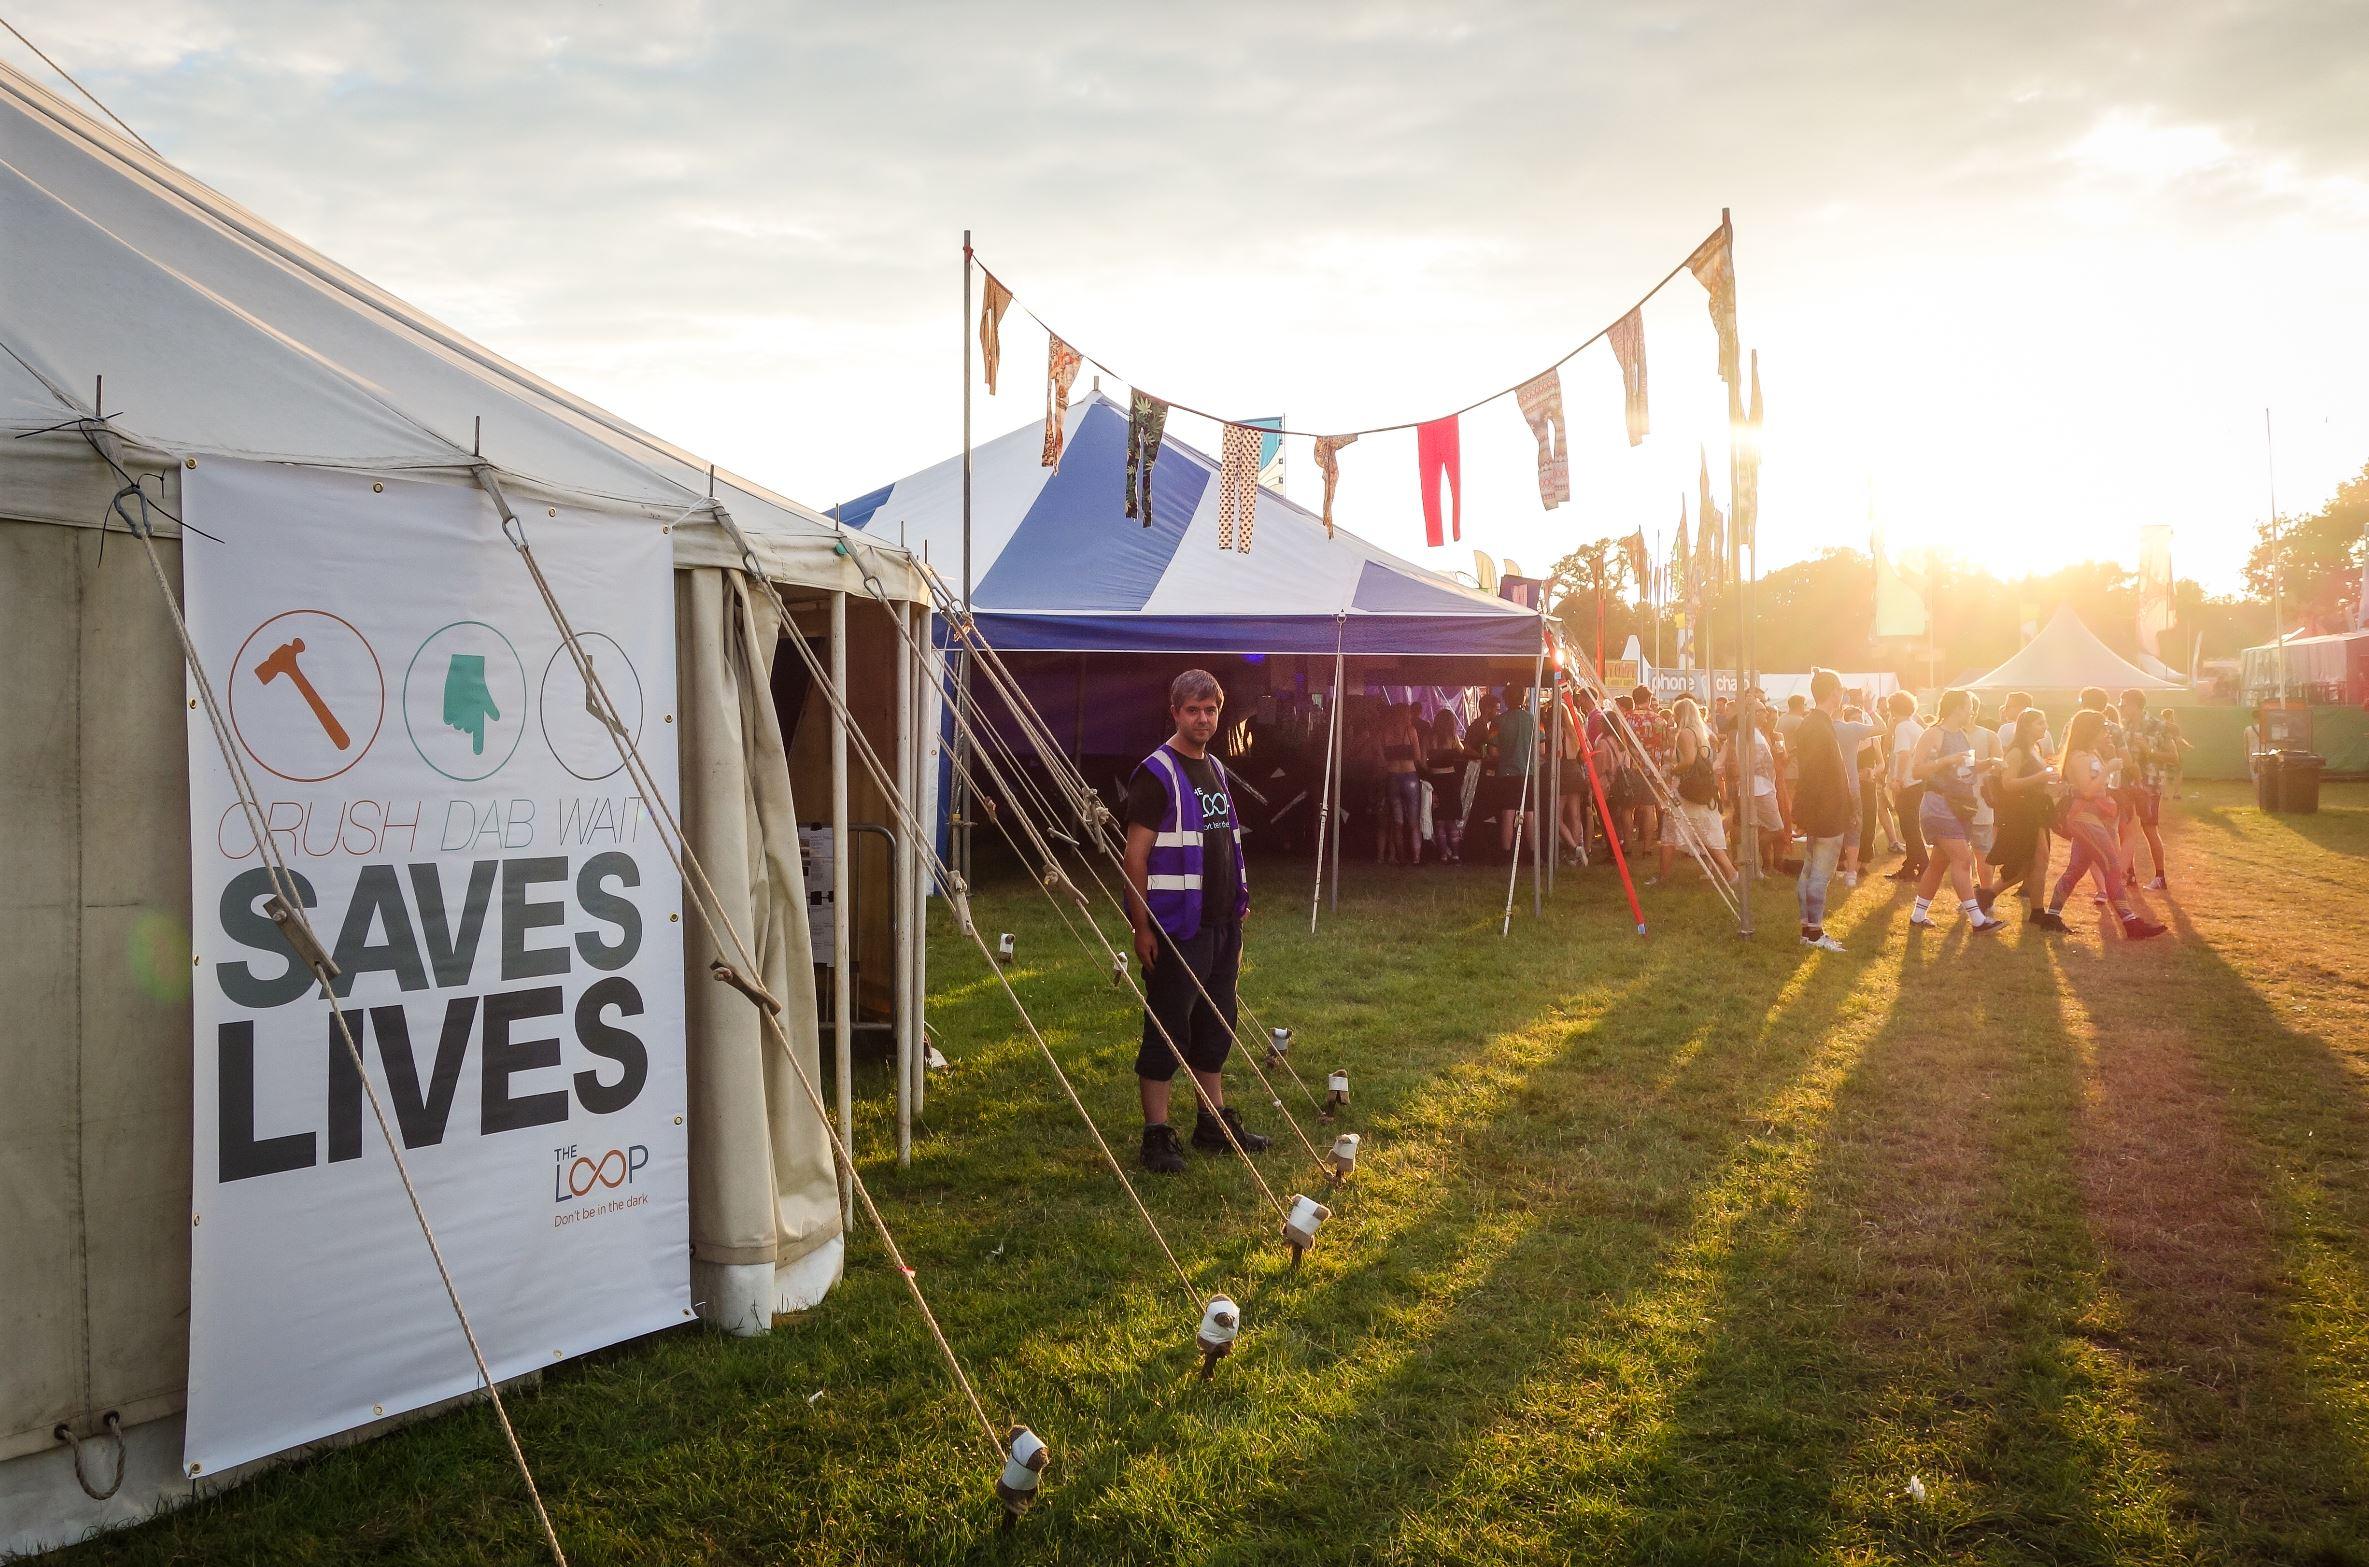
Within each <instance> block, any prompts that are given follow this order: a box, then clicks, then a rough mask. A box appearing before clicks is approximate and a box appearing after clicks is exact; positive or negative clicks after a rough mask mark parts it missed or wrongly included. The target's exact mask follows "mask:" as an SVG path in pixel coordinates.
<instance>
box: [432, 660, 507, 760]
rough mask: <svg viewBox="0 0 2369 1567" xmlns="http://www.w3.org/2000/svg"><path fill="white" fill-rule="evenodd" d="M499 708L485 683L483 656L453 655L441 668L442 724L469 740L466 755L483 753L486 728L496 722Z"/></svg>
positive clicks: (500, 714) (498, 716) (499, 715)
mask: <svg viewBox="0 0 2369 1567" xmlns="http://www.w3.org/2000/svg"><path fill="white" fill-rule="evenodd" d="M501 716H502V710H501V708H499V707H497V706H496V705H495V704H494V694H493V692H492V691H490V690H488V689H487V688H486V684H485V655H484V654H482V653H455V654H453V656H452V662H451V663H450V664H447V665H446V666H445V669H444V722H445V724H446V725H447V726H448V727H450V728H453V729H458V730H460V731H461V732H462V733H463V734H465V735H467V736H468V737H469V752H470V754H471V755H473V756H483V755H484V754H485V725H486V721H487V720H488V719H499V718H500V717H501Z"/></svg>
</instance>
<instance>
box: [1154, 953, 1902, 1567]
mask: <svg viewBox="0 0 2369 1567" xmlns="http://www.w3.org/2000/svg"><path fill="white" fill-rule="evenodd" d="M1740 967H1741V968H1742V970H1743V973H1742V976H1741V977H1742V978H1743V979H1744V981H1745V982H1744V983H1743V984H1741V985H1739V986H1737V987H1736V990H1735V991H1734V993H1733V994H1731V995H1730V996H1728V997H1726V998H1724V999H1721V1000H1719V1001H1717V1002H1716V1003H1714V1004H1713V1005H1712V1006H1711V1008H1710V1011H1711V1014H1712V1015H1711V1017H1710V1018H1709V1019H1707V1021H1708V1022H1709V1023H1710V1025H1711V1028H1712V1031H1713V1035H1714V1041H1713V1044H1712V1047H1711V1048H1710V1049H1709V1050H1708V1051H1706V1052H1705V1057H1706V1060H1705V1064H1704V1066H1703V1067H1702V1069H1700V1070H1699V1071H1697V1072H1696V1073H1695V1074H1693V1075H1692V1077H1691V1078H1690V1080H1689V1082H1690V1085H1691V1086H1689V1087H1688V1088H1687V1089H1686V1090H1685V1091H1683V1092H1679V1093H1677V1094H1675V1095H1664V1094H1661V1093H1660V1092H1658V1091H1657V1090H1656V1088H1655V1087H1654V1084H1655V1081H1656V1080H1657V1079H1658V1078H1660V1077H1661V1076H1662V1075H1663V1068H1664V1067H1665V1065H1666V1062H1667V1060H1668V1057H1669V1055H1670V1053H1671V1051H1672V1049H1673V1048H1674V1047H1675V1045H1676V1044H1677V1043H1679V1042H1681V1041H1682V1040H1685V1039H1688V1038H1691V1037H1692V1034H1693V1029H1692V1028H1691V1027H1688V1028H1684V1029H1677V1030H1668V1029H1665V1030H1657V1031H1651V1032H1647V1033H1645V1034H1644V1035H1643V1037H1642V1038H1641V1039H1640V1040H1639V1041H1638V1042H1637V1044H1635V1045H1634V1046H1631V1047H1629V1048H1626V1049H1623V1048H1620V1046H1619V1045H1618V1044H1617V1043H1616V1045H1615V1046H1614V1049H1613V1051H1612V1052H1611V1053H1609V1054H1606V1053H1604V1052H1601V1051H1599V1050H1596V1049H1592V1048H1591V1047H1592V1046H1594V1045H1596V1044H1599V1043H1600V1042H1601V1041H1602V1037H1603V1035H1604V1033H1605V1032H1606V1031H1607V1030H1614V1029H1618V1028H1619V1027H1620V1022H1619V1020H1618V1019H1617V1018H1616V1019H1614V1020H1612V1021H1610V1022H1608V1023H1607V1024H1606V1025H1605V1027H1604V1028H1600V1029H1598V1030H1596V1031H1595V1032H1594V1033H1593V1034H1592V1035H1583V1036H1580V1037H1576V1038H1574V1039H1572V1040H1570V1041H1568V1042H1567V1043H1566V1045H1565V1046H1564V1048H1563V1049H1562V1050H1561V1052H1560V1053H1559V1054H1558V1055H1556V1056H1555V1057H1553V1058H1551V1059H1549V1060H1546V1061H1543V1062H1540V1063H1539V1064H1538V1065H1537V1067H1536V1068H1535V1069H1534V1070H1533V1072H1532V1073H1531V1078H1530V1084H1529V1094H1528V1097H1529V1098H1530V1100H1531V1103H1530V1104H1529V1105H1527V1106H1521V1105H1517V1106H1515V1107H1513V1108H1512V1109H1511V1110H1510V1111H1509V1112H1508V1113H1507V1114H1504V1115H1502V1116H1500V1117H1498V1118H1496V1119H1495V1120H1493V1121H1491V1122H1489V1123H1487V1124H1486V1125H1482V1126H1478V1127H1468V1128H1467V1129H1466V1132H1465V1136H1464V1139H1463V1147H1462V1150H1461V1151H1459V1152H1458V1153H1456V1154H1455V1155H1454V1156H1453V1157H1452V1158H1451V1159H1450V1161H1449V1162H1448V1163H1447V1165H1446V1166H1444V1167H1442V1168H1440V1169H1438V1170H1436V1171H1435V1172H1433V1175H1432V1177H1431V1181H1432V1185H1433V1187H1434V1190H1435V1192H1436V1193H1439V1194H1444V1195H1439V1196H1437V1198H1436V1206H1435V1210H1434V1211H1433V1212H1431V1213H1428V1214H1426V1215H1424V1216H1423V1217H1422V1218H1421V1219H1420V1220H1419V1222H1417V1223H1415V1224H1414V1225H1412V1226H1410V1227H1408V1228H1407V1229H1405V1230H1403V1231H1400V1232H1394V1233H1392V1234H1391V1235H1390V1236H1389V1237H1388V1241H1387V1251H1386V1253H1385V1254H1380V1255H1376V1254H1373V1253H1371V1252H1368V1253H1367V1254H1366V1255H1364V1256H1361V1258H1360V1259H1359V1261H1357V1262H1356V1263H1355V1264H1354V1265H1351V1266H1350V1267H1349V1268H1348V1269H1347V1271H1345V1272H1344V1273H1342V1274H1339V1275H1336V1276H1335V1277H1333V1278H1332V1279H1330V1280H1328V1281H1326V1283H1325V1285H1324V1286H1323V1287H1322V1288H1321V1289H1320V1290H1315V1291H1311V1292H1309V1293H1308V1294H1307V1295H1306V1296H1303V1297H1301V1298H1299V1299H1296V1300H1295V1301H1293V1303H1292V1311H1293V1314H1294V1316H1295V1317H1296V1318H1298V1319H1299V1320H1301V1321H1302V1322H1330V1323H1334V1324H1338V1325H1340V1326H1341V1327H1342V1328H1343V1330H1344V1333H1343V1337H1342V1338H1341V1339H1340V1340H1339V1341H1338V1345H1337V1347H1338V1348H1339V1349H1341V1350H1344V1351H1346V1353H1344V1354H1343V1355H1342V1359H1341V1360H1340V1361H1339V1362H1338V1363H1337V1364H1331V1365H1327V1364H1325V1363H1324V1362H1323V1361H1322V1360H1321V1359H1316V1358H1312V1359H1311V1361H1310V1364H1309V1365H1308V1367H1307V1373H1308V1375H1309V1376H1310V1378H1311V1379H1312V1380H1311V1381H1310V1383H1309V1386H1310V1387H1311V1389H1314V1390H1318V1391H1320V1392H1321V1393H1322V1394H1323V1395H1325V1397H1326V1402H1325V1405H1324V1408H1325V1414H1324V1415H1323V1417H1322V1418H1320V1419H1316V1420H1312V1421H1309V1422H1306V1423H1304V1424H1303V1425H1301V1426H1300V1427H1299V1428H1298V1429H1297V1431H1296V1432H1295V1433H1294V1435H1293V1437H1292V1439H1290V1440H1288V1441H1286V1442H1284V1443H1282V1444H1280V1445H1278V1446H1277V1447H1275V1448H1272V1449H1270V1450H1269V1451H1268V1452H1266V1453H1264V1454H1262V1455H1260V1461H1259V1462H1258V1463H1257V1464H1256V1465H1255V1466H1245V1467H1244V1468H1243V1469H1242V1470H1241V1471H1240V1472H1239V1473H1238V1474H1237V1475H1236V1476H1234V1477H1233V1479H1232V1481H1231V1483H1230V1484H1229V1486H1228V1487H1227V1489H1228V1490H1229V1491H1232V1492H1236V1493H1239V1495H1238V1499H1236V1500H1235V1501H1234V1505H1233V1507H1232V1508H1231V1511H1232V1512H1233V1513H1235V1514H1236V1515H1246V1516H1248V1517H1250V1518H1252V1519H1254V1520H1255V1523H1254V1527H1253V1528H1252V1529H1251V1530H1250V1531H1249V1532H1247V1533H1240V1534H1236V1535H1235V1536H1234V1539H1233V1541H1232V1544H1231V1547H1230V1550H1231V1554H1229V1553H1228V1551H1225V1550H1220V1551H1217V1552H1214V1553H1212V1555H1211V1558H1210V1559H1214V1560H1246V1561H1247V1560H1261V1561H1266V1560H1279V1559H1294V1560H1370V1559H1375V1558H1376V1556H1377V1554H1382V1555H1393V1554H1412V1555H1421V1556H1424V1557H1427V1558H1428V1557H1429V1556H1431V1555H1433V1554H1435V1553H1433V1552H1430V1551H1428V1550H1423V1549H1421V1548H1419V1547H1415V1546H1411V1545H1405V1544H1404V1543H1403V1542H1400V1543H1399V1544H1398V1545H1397V1546H1395V1547H1394V1545H1393V1543H1392V1536H1393V1535H1394V1534H1397V1533H1398V1532H1400V1531H1402V1530H1404V1529H1406V1528H1407V1527H1408V1526H1409V1524H1410V1522H1412V1521H1415V1520H1416V1519H1418V1517H1419V1516H1421V1517H1427V1518H1428V1522H1429V1523H1430V1525H1431V1526H1433V1527H1435V1528H1439V1529H1442V1530H1445V1531H1447V1532H1448V1534H1449V1535H1451V1536H1452V1537H1454V1538H1455V1539H1457V1540H1458V1541H1459V1542H1460V1543H1458V1544H1457V1545H1454V1546H1451V1547H1447V1548H1445V1549H1446V1550H1448V1551H1452V1552H1454V1553H1457V1554H1475V1553H1479V1552H1482V1551H1484V1550H1487V1549H1494V1548H1497V1547H1495V1546H1487V1547H1485V1546H1482V1545H1480V1544H1479V1543H1478V1542H1480V1541H1483V1540H1490V1539H1492V1538H1493V1536H1492V1535H1491V1534H1490V1533H1488V1532H1485V1531H1496V1530H1505V1529H1510V1528H1517V1527H1519V1524H1520V1520H1519V1519H1518V1518H1515V1517H1507V1516H1502V1515H1500V1514H1499V1513H1497V1512H1492V1513H1491V1515H1490V1516H1489V1517H1488V1518H1487V1519H1485V1520H1484V1519H1476V1518H1466V1517H1461V1516H1459V1514H1458V1513H1457V1512H1456V1511H1455V1510H1454V1508H1453V1507H1452V1505H1450V1504H1449V1503H1448V1502H1447V1500H1446V1498H1444V1497H1443V1496H1442V1494H1441V1487H1442V1486H1443V1485H1444V1484H1446V1483H1448V1482H1449V1481H1451V1480H1452V1478H1453V1477H1454V1476H1455V1475H1456V1474H1457V1473H1458V1471H1459V1470H1461V1469H1462V1468H1463V1467H1464V1466H1465V1464H1466V1463H1467V1462H1468V1461H1469V1460H1470V1458H1471V1456H1472V1452H1473V1448H1474V1444H1475V1442H1476V1440H1478V1439H1479V1438H1480V1437H1481V1436H1482V1435H1484V1434H1485V1433H1486V1432H1487V1431H1488V1430H1489V1429H1490V1428H1491V1426H1492V1425H1493V1423H1495V1422H1496V1421H1497V1420H1499V1418H1500V1417H1501V1416H1502V1414H1503V1412H1504V1408H1505V1405H1506V1402H1507V1400H1508V1399H1509V1398H1510V1397H1512V1396H1513V1395H1514V1394H1515V1393H1516V1392H1517V1391H1519V1390H1521V1389H1522V1388H1523V1387H1524V1385H1525V1384H1526V1383H1527V1382H1529V1381H1530V1380H1531V1379H1532V1377H1533V1376H1534V1374H1535V1373H1536V1371H1537V1370H1538V1368H1539V1367H1540V1365H1541V1364H1542V1362H1544V1361H1545V1360H1546V1359H1547V1358H1548V1357H1550V1356H1552V1355H1553V1354H1554V1353H1555V1352H1556V1351H1557V1350H1558V1348H1559V1347H1560V1346H1562V1345H1564V1344H1565V1343H1566V1342H1567V1341H1568V1339H1569V1337H1570V1335H1571V1333H1572V1331H1573V1322H1574V1319H1575V1318H1578V1319H1582V1320H1585V1321H1593V1322H1598V1323H1602V1322H1610V1321H1613V1320H1616V1319H1618V1318H1619V1317H1620V1316H1621V1315H1622V1314H1623V1313H1625V1312H1627V1311H1629V1310H1631V1309H1632V1308H1633V1307H1634V1305H1635V1303H1636V1302H1637V1301H1638V1300H1640V1299H1641V1298H1642V1297H1643V1296H1644V1295H1645V1294H1647V1293H1649V1292H1650V1291H1651V1289H1652V1288H1653V1286H1654V1284H1655V1281H1656V1280H1657V1278H1658V1277H1659V1274H1658V1271H1657V1270H1658V1268H1659V1267H1660V1266H1661V1265H1662V1264H1663V1263H1664V1262H1665V1261H1666V1259H1667V1258H1668V1257H1669V1256H1670V1255H1671V1253H1672V1252H1673V1250H1674V1249H1676V1248H1678V1247H1680V1246H1682V1245H1683V1244H1684V1243H1685V1241H1686V1239H1687V1236H1688V1233H1689V1232H1690V1231H1691V1230H1693V1229H1694V1228H1696V1227H1697V1226H1699V1225H1701V1224H1704V1223H1710V1224H1714V1225H1717V1224H1723V1223H1725V1222H1727V1221H1726V1218H1725V1216H1724V1215H1721V1214H1715V1213H1713V1212H1712V1210H1714V1209H1718V1208H1720V1207H1722V1206H1723V1204H1725V1203H1726V1202H1727V1201H1729V1200H1730V1198H1729V1196H1728V1195H1725V1194H1723V1192H1722V1190H1721V1189H1722V1188H1723V1187H1724V1186H1727V1185H1729V1184H1731V1183H1732V1182H1733V1180H1734V1178H1735V1174H1736V1171H1737V1170H1738V1169H1739V1168H1749V1167H1750V1166H1751V1165H1752V1164H1754V1163H1755V1162H1757V1160H1758V1158H1759V1157H1760V1155H1759V1153H1758V1152H1757V1151H1756V1147H1755V1144H1756V1143H1757V1142H1758V1141H1759V1140H1760V1134H1761V1132H1762V1131H1763V1129H1764V1128H1765V1127H1766V1124H1767V1123H1766V1119H1765V1117H1766V1116H1767V1115H1769V1114H1771V1113H1777V1114H1782V1113H1784V1112H1783V1110H1782V1109H1781V1108H1780V1107H1781V1106H1782V1105H1783V1104H1784V1103H1785V1102H1786V1100H1787V1098H1788V1096H1789V1095H1790V1094H1791V1093H1792V1092H1794V1090H1795V1089H1796V1087H1797V1085H1798V1084H1799V1082H1800V1081H1801V1079H1802V1077H1803V1075H1804V1073H1805V1072H1808V1071H1809V1070H1811V1064H1812V1062H1813V1061H1814V1059H1815V1058H1816V1057H1817V1055H1818V1053H1819V1049H1820V1042H1821V1041H1822V1039H1823V1037H1824V1034H1823V1031H1824V1029H1825V1026H1826V1024H1827V1023H1828V1022H1829V1021H1830V1020H1831V1018H1832V1016H1833V1014H1834V1012H1835V1010H1836V1009H1837V1008H1838V1007H1839V1006H1840V1004H1841V1003H1842V1001H1843V1000H1844V998H1845V997H1846V996H1847V995H1848V993H1849V991H1850V988H1851V981H1852V979H1853V977H1855V976H1854V975H1853V973H1852V972H1851V971H1848V970H1843V969H1839V968H1837V969H1828V970H1821V971H1818V972H1816V973H1814V974H1813V975H1812V976H1811V978H1810V980H1809V982H1808V983H1807V984H1800V985H1797V984H1796V981H1797V979H1798V977H1799V976H1798V975H1797V974H1796V972H1795V970H1794V968H1793V967H1792V965H1790V964H1786V965H1784V966H1783V967H1782V968H1781V969H1779V968H1777V967H1776V966H1775V965H1772V964H1766V963H1756V964H1745V965H1740ZM1788 989H1791V990H1794V991H1795V992H1796V995H1795V999H1794V1001H1793V1004H1792V1006H1791V1007H1790V1008H1787V1009H1785V1010H1784V1012H1783V1013H1782V1015H1781V1017H1780V1026H1779V1027H1777V1028H1775V1029H1770V1028H1768V1027H1767V1026H1766V1025H1767V1023H1768V1015H1769V1013H1770V1011H1771V1010H1772V1008H1773V1007H1774V1006H1775V1003H1776V998H1777V996H1778V994H1779V992H1781V991H1785V990H1788ZM1654 1004H1656V1005H1661V1006H1667V1004H1668V997H1667V996H1666V995H1664V996H1658V997H1656V998H1655V1000H1654ZM1583 1093H1592V1094H1594V1095H1597V1096H1599V1097H1601V1098H1602V1099H1603V1100H1605V1101H1607V1102H1609V1103H1612V1104H1615V1105H1616V1106H1617V1108H1618V1109H1619V1110H1620V1111H1622V1112H1625V1113H1619V1114H1614V1115H1612V1116H1610V1117H1608V1118H1606V1120H1605V1121H1604V1123H1603V1126H1602V1129H1601V1131H1600V1132H1598V1133H1597V1134H1596V1135H1594V1136H1592V1137H1590V1138H1589V1139H1588V1140H1587V1146H1586V1147H1585V1148H1584V1149H1581V1150H1577V1151H1576V1152H1577V1153H1578V1154H1579V1157H1577V1158H1566V1159H1563V1160H1558V1159H1556V1158H1555V1157H1553V1156H1551V1155H1550V1156H1547V1157H1542V1156H1541V1154H1540V1151H1539V1144H1540V1143H1541V1142H1542V1141H1543V1142H1545V1143H1546V1144H1547V1146H1548V1147H1549V1148H1550V1149H1551V1148H1554V1147H1555V1146H1556V1145H1557V1143H1558V1141H1559V1134H1560V1133H1561V1132H1562V1130H1563V1128H1562V1127H1561V1126H1560V1125H1558V1124H1556V1123H1557V1120H1558V1119H1559V1118H1557V1117H1555V1116H1554V1115H1553V1114H1552V1108H1553V1106H1554V1105H1555V1103H1556V1101H1557V1100H1558V1099H1562V1098H1567V1097H1571V1096H1576V1095H1580V1094H1583ZM1426 1509H1433V1510H1434V1511H1431V1512H1430V1513H1428V1514H1426V1511H1425V1510H1426ZM1151 1543H1152V1545H1153V1546H1154V1548H1155V1549H1156V1548H1158V1547H1159V1546H1160V1545H1162V1544H1164V1543H1174V1544H1176V1545H1179V1546H1181V1545H1182V1544H1183V1543H1184V1542H1182V1541H1177V1542H1161V1541H1158V1540H1156V1539H1155V1540H1154V1541H1153V1542H1151ZM1506 1543H1509V1544H1510V1543H1511V1542H1510V1541H1508V1542H1506Z"/></svg>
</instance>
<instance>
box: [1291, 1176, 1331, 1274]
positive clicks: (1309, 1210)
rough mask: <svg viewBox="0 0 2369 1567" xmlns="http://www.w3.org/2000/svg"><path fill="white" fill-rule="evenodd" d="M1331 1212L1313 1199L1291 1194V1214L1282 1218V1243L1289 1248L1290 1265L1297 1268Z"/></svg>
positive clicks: (1314, 1242) (1313, 1243) (1295, 1193)
mask: <svg viewBox="0 0 2369 1567" xmlns="http://www.w3.org/2000/svg"><path fill="white" fill-rule="evenodd" d="M1332 1216H1333V1211H1332V1209H1330V1208H1327V1207H1326V1206H1325V1205H1324V1204H1323V1203H1320V1202H1318V1201H1317V1200H1316V1199H1315V1198H1313V1197H1303V1196H1301V1195H1300V1194H1299V1193H1298V1192H1293V1193H1292V1194H1291V1212H1289V1213H1288V1214H1286V1215H1284V1218H1283V1243H1284V1244H1285V1245H1286V1246H1289V1247H1290V1248H1291V1265H1292V1266H1293V1267H1295V1268H1296V1267H1298V1266H1299V1265H1300V1257H1301V1256H1302V1254H1304V1253H1305V1252H1306V1251H1307V1250H1308V1248H1309V1247H1311V1246H1313V1245H1315V1244H1316V1232H1317V1231H1318V1230H1319V1229H1321V1228H1323V1226H1324V1221H1325V1220H1327V1219H1329V1218H1331V1217H1332Z"/></svg>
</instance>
